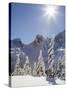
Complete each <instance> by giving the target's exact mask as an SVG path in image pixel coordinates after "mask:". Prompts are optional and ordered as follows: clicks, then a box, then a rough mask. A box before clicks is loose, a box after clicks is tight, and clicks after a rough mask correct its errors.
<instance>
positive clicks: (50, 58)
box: [48, 38, 55, 76]
mask: <svg viewBox="0 0 67 90" xmlns="http://www.w3.org/2000/svg"><path fill="white" fill-rule="evenodd" d="M54 73H55V67H54V38H52V39H51V42H50V44H49V48H48V76H51V75H53V74H54Z"/></svg>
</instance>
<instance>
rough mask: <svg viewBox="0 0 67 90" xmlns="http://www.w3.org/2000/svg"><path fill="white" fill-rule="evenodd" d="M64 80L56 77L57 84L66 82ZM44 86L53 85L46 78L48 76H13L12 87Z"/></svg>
mask: <svg viewBox="0 0 67 90" xmlns="http://www.w3.org/2000/svg"><path fill="white" fill-rule="evenodd" d="M64 83H65V81H64V80H60V79H56V84H57V85H61V84H64ZM41 85H42V86H43V85H52V83H51V82H48V81H47V80H46V77H33V76H28V75H27V76H12V77H11V87H24V86H41Z"/></svg>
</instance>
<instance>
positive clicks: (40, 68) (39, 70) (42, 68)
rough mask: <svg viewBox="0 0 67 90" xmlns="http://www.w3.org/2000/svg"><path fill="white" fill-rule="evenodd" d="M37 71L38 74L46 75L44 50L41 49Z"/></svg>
mask: <svg viewBox="0 0 67 90" xmlns="http://www.w3.org/2000/svg"><path fill="white" fill-rule="evenodd" d="M36 72H37V76H44V75H45V65H44V61H43V56H42V50H40V54H39V57H38V62H37V69H36Z"/></svg>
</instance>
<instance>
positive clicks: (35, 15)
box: [11, 3, 65, 44]
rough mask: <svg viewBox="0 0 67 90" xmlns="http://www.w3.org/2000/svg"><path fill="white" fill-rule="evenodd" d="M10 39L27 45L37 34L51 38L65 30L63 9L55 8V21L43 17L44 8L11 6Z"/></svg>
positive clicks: (27, 5) (62, 7)
mask: <svg viewBox="0 0 67 90" xmlns="http://www.w3.org/2000/svg"><path fill="white" fill-rule="evenodd" d="M11 5H12V6H11V39H14V38H20V39H21V40H22V42H23V43H25V44H28V43H30V42H32V41H33V40H34V38H35V37H36V35H37V34H40V35H43V36H44V37H52V36H53V35H56V34H58V33H59V32H61V31H63V30H65V7H64V6H56V7H58V9H57V11H56V12H57V13H58V14H57V15H56V16H55V20H54V19H53V18H51V19H50V20H48V19H47V16H45V11H44V10H43V9H45V7H46V6H49V5H40V4H22V3H12V4H11Z"/></svg>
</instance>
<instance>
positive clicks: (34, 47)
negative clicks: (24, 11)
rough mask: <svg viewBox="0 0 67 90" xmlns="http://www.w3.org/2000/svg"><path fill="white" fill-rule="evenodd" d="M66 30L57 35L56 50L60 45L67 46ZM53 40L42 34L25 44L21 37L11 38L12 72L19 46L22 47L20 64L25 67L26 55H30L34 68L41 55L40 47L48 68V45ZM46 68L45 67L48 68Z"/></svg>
mask: <svg viewBox="0 0 67 90" xmlns="http://www.w3.org/2000/svg"><path fill="white" fill-rule="evenodd" d="M64 33H65V31H63V32H61V33H59V34H58V35H56V37H55V39H54V40H55V46H54V50H55V51H56V50H57V49H59V48H60V47H62V48H65V37H64V36H65V34H64ZM50 41H51V38H44V37H43V36H42V35H37V36H36V38H35V40H34V41H33V42H32V43H30V44H28V45H25V44H23V43H22V42H21V40H20V39H14V40H11V47H10V53H11V50H12V53H11V73H12V72H13V71H14V68H15V64H16V59H17V58H16V53H17V48H20V49H21V54H20V66H21V67H23V64H24V63H25V57H26V55H27V56H28V57H29V60H30V65H31V66H32V68H33V64H34V62H37V58H38V56H39V52H40V49H41V50H42V55H43V58H44V63H45V67H46V68H47V62H48V45H49V43H50ZM23 52H24V54H23ZM46 68H45V69H46Z"/></svg>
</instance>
